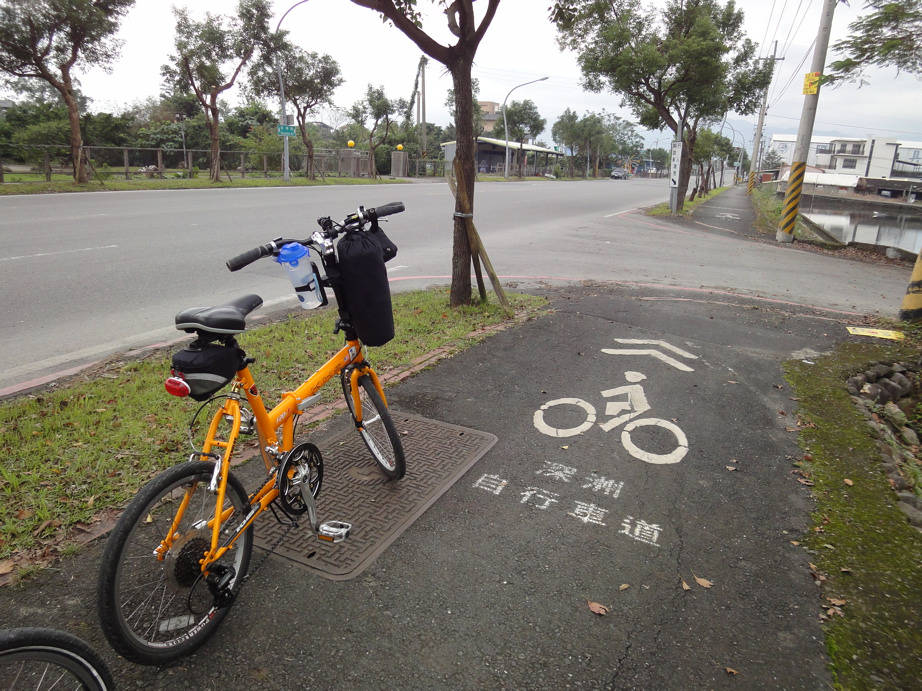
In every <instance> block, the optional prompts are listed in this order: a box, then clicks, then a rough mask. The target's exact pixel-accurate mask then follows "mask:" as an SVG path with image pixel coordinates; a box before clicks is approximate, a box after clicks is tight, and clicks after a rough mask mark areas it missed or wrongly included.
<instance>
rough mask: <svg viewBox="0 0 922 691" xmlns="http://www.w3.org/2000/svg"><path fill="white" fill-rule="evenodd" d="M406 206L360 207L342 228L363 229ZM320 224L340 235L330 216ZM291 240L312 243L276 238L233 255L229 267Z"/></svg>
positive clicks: (273, 250) (239, 265)
mask: <svg viewBox="0 0 922 691" xmlns="http://www.w3.org/2000/svg"><path fill="white" fill-rule="evenodd" d="M405 210H406V207H405V206H404V205H403V202H390V203H389V204H385V205H384V206H378V207H374V208H371V209H366V208H364V207H361V206H360V207H359V209H358V211H357V212H356V213H354V214H350V215H349V216H347V217H346V219H345V220H344V221H343V223H342V226H340V228H341V229H343V230H345V229H348V230H355V229H356V228H357V229H358V230H361V229H362V228H363V226H364V225H365V224H366V223H375V222H376V221H377V220H378V219H379V218H384V217H385V216H391V215H393V214H399V213H401V212H402V211H405ZM317 222H318V223H319V224H320V227H321V228H322V229H323V234H324V236H325V237H327V238H330V239H331V240H332V239H334V238H336V236H337V235H339V230H337V228H336V225H335V224H334V223H333V222H332V221H331V220H330V219H329V218H321V219H318V221H317ZM290 242H301V243H302V244H308V243H310V240H304V241H301V240H292V239H289V238H276V239H275V240H273V241H272V242H269V243H266V244H265V245H260V246H259V247H254V248H253V249H251V250H248V251H246V252H244V253H242V254H238V255H237V256H236V257H232V258H230V259H228V260H227V262H226V264H227V268H228V269H230V270H231V271H239V270H240V269H242V268H243V267H245V266H249V265H250V264H252V263H253V262H255V261H256V260H258V259H262V258H263V257H268V256H270V255H277V254H278V253H279V251H280V250H281V249H282V247H283V246H284V245H287V244H288V243H290Z"/></svg>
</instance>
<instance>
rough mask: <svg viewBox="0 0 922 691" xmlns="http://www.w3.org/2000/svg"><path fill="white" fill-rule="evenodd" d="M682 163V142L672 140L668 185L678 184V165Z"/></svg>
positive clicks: (674, 185)
mask: <svg viewBox="0 0 922 691" xmlns="http://www.w3.org/2000/svg"><path fill="white" fill-rule="evenodd" d="M681 164H682V142H681V141H679V140H676V141H674V142H672V160H671V161H670V163H669V186H670V187H678V186H679V166H680V165H681Z"/></svg>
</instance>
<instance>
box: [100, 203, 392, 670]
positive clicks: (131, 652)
mask: <svg viewBox="0 0 922 691" xmlns="http://www.w3.org/2000/svg"><path fill="white" fill-rule="evenodd" d="M403 210H404V206H403V204H402V203H400V202H394V203H391V204H388V205H386V206H383V207H378V208H376V209H367V210H366V209H364V208H362V207H359V210H358V212H357V213H355V214H351V215H350V216H348V217H347V218H346V219H345V220H344V221H343V222H342V223H341V224H336V223H334V222H332V221H331V220H330V219H329V218H321V219H319V221H318V223H319V224H320V228H321V229H320V230H319V231H315V232H314V233H313V234H312V235H311V237H310V238H309V239H308V240H304V241H300V242H299V241H293V240H284V239H282V238H278V239H276V240H273V241H272V242H270V243H267V244H266V245H262V246H260V247H257V248H255V249H253V250H250V251H249V252H246V253H244V254H241V255H239V256H237V257H234V258H233V259H231V260H229V261H228V262H227V266H228V268H230V269H231V271H236V270H239V269H241V268H243V267H244V266H247V265H248V264H251V263H252V262H254V261H256V260H258V259H260V258H262V257H267V256H274V257H277V258H278V259H279V261H280V262H285V261H289V262H291V261H293V263H294V265H295V266H294V268H292V264H291V263H289V264H287V265H286V269H288V270H289V276H290V277H291V278H292V282H293V283H295V284H296V290H297V291H298V295H299V298H300V299H301V301H302V303H305V302H306V303H308V304H310V305H312V306H315V305H321V304H326V293H325V291H324V288H326V287H329V288H331V289H332V290H333V293H334V295H335V297H336V301H337V306H338V310H339V319H338V320H337V322H336V329H335V331H336V332H339V331H340V330H342V331H343V332H344V334H345V341H346V342H345V345H344V346H343V347H342V349H340V350H339V351H338V352H337V353H336V354H335V355H333V357H332V358H330V359H329V360H328V361H327V362H326V363H324V364H323V365H322V366H321V367H320V368H319V369H318V370H317V371H316V372H314V373H313V374H312V375H311V376H310V377H308V379H307V380H306V381H304V382H303V383H302V384H300V385H299V386H298V387H297V388H295V389H294V390H293V391H290V392H288V393H286V394H284V395H283V396H282V400H281V402H280V403H279V404H278V405H277V406H275V407H274V408H272V409H271V410H269V409H267V408H266V406H265V404H264V403H263V400H262V397H261V396H260V393H259V389H258V388H257V385H256V382H255V380H254V378H253V375H252V374H251V372H250V369H249V365H250V364H252V363H253V362H254V359H253V358H250V357H247V355H246V353H244V351H243V350H242V349H241V348H240V346H239V344H238V343H237V341H236V338H235V336H236V335H237V334H239V333H242V332H243V331H244V329H245V327H246V316H247V315H248V314H249V313H250V312H252V311H253V310H255V309H256V308H257V307H259V306H260V305H261V304H262V299H261V298H260V297H259V296H258V295H246V296H244V297H242V298H239V299H237V300H234V301H232V302H230V303H227V304H224V305H219V306H216V307H207V308H193V309H188V310H184V311H182V312H180V313H179V314H178V315H176V328H177V329H180V330H183V331H187V332H190V333H194V334H195V335H196V339H195V341H193V343H192V344H191V345H190V346H189V347H188V348H186V349H184V350H183V351H181V352H179V353H176V354H175V355H174V356H173V371H172V376H171V377H170V378H169V379H168V380H167V383H166V388H167V391H169V392H170V393H172V394H174V395H178V396H190V397H192V398H193V399H195V400H198V401H206V402H207V401H212V400H215V399H216V398H219V397H215V394H216V393H218V392H219V391H220V390H221V389H222V388H224V387H225V386H226V385H228V384H230V391H229V392H228V393H226V394H223V402H221V405H220V407H219V408H218V410H217V412H216V413H215V414H214V417H213V418H212V420H211V424H210V426H209V428H208V432H207V434H206V436H205V440H204V443H203V444H202V446H201V448H200V449H198V450H196V451H195V452H194V453H193V454H192V455H191V456H190V458H189V460H188V462H186V463H183V464H180V465H177V466H174V467H172V468H170V469H168V470H166V471H164V472H163V473H161V474H160V475H158V476H157V477H156V478H154V479H153V480H152V481H151V482H149V483H148V484H147V485H146V486H145V487H144V488H143V489H142V490H141V491H140V493H139V494H138V495H136V496H135V498H134V499H133V500H132V501H131V503H130V504H129V505H128V507H127V508H126V510H125V512H124V513H123V514H122V516H121V518H120V519H119V521H118V524H117V525H116V527H115V528H114V529H113V531H112V533H111V534H110V536H109V538H108V541H107V544H106V547H105V550H104V553H103V556H102V561H101V566H100V573H99V584H98V600H99V615H100V621H101V624H102V629H103V631H104V632H105V634H106V637H107V638H108V639H109V642H110V643H111V644H112V646H113V647H114V648H115V649H116V651H118V652H119V653H120V654H121V655H123V656H124V657H125V658H127V659H129V660H132V661H134V662H139V663H142V664H152V665H160V664H164V663H167V662H170V661H172V660H176V659H177V658H179V657H182V656H184V655H187V654H189V653H190V652H192V651H193V650H195V649H196V648H198V647H199V646H201V645H202V644H203V643H204V642H205V641H206V640H207V639H208V638H209V637H210V636H211V635H212V634H213V633H214V632H215V630H216V629H217V627H218V625H219V624H220V622H221V621H222V619H223V618H224V617H225V616H226V615H227V612H228V610H229V608H230V606H231V604H233V602H234V599H235V597H236V596H237V593H238V592H239V590H240V588H241V586H242V585H243V582H244V580H245V579H246V576H247V570H248V568H249V563H250V555H251V552H252V549H253V531H252V527H253V522H254V521H255V520H256V518H257V517H258V516H260V515H261V514H262V513H264V512H265V511H266V509H271V510H272V512H273V514H275V515H276V518H277V519H279V520H281V521H283V522H285V521H287V522H288V525H289V529H290V528H293V527H295V526H296V525H297V521H298V519H299V518H301V517H302V516H304V515H305V514H306V516H307V524H308V526H309V527H310V529H311V531H313V533H314V534H316V535H317V537H318V538H320V539H321V540H326V541H329V542H339V541H341V540H344V539H346V538H348V537H349V533H350V530H351V528H352V526H351V525H350V524H348V523H344V522H342V521H327V522H324V523H321V522H320V521H319V519H318V517H317V510H316V507H315V501H314V500H315V499H316V497H317V495H318V494H319V492H320V486H321V483H322V481H323V459H322V457H321V455H320V451H319V450H318V449H317V447H316V446H314V445H313V444H311V443H309V442H301V443H298V444H296V443H295V439H294V429H295V423H296V421H297V419H298V417H299V415H301V413H303V412H304V411H305V410H306V409H307V408H308V407H310V406H311V405H313V404H314V403H316V402H318V401H319V398H320V393H319V392H320V389H321V388H322V387H323V386H324V385H325V384H326V383H327V382H329V381H330V380H331V379H333V378H335V377H337V376H339V378H340V382H341V385H342V389H343V394H344V396H345V399H346V403H347V405H348V408H349V412H350V414H351V416H352V419H353V421H354V423H355V426H356V429H357V430H358V431H359V433H360V434H361V436H362V439H363V440H364V441H365V444H366V446H367V447H368V449H369V451H370V452H371V454H372V455H373V456H374V458H375V460H376V461H377V463H378V465H379V466H380V468H381V469H382V471H383V472H384V473H385V475H387V476H388V477H389V478H391V479H393V480H397V479H400V478H401V477H403V475H404V473H405V470H406V465H405V460H404V453H403V447H402V445H401V443H400V437H399V435H398V434H397V431H396V428H395V426H394V423H393V421H392V420H391V417H390V415H389V413H388V409H387V402H386V399H385V396H384V391H383V390H382V388H381V383H380V382H379V381H378V376H377V375H376V374H375V371H374V370H373V369H372V367H371V365H370V364H369V363H368V361H367V360H366V359H365V355H364V348H363V342H364V344H366V345H381V344H382V343H383V342H386V341H387V340H390V338H392V337H393V315H392V313H391V312H390V293H389V291H388V288H387V273H386V270H385V269H384V261H386V259H389V258H390V257H391V256H393V255H394V254H395V253H396V248H394V247H393V245H392V244H391V243H390V240H389V239H388V238H387V237H386V236H385V235H384V233H383V232H382V231H381V229H380V226H379V225H378V219H379V218H383V217H384V216H388V215H391V214H395V213H400V212H401V211H403ZM339 236H342V237H341V238H340V239H339V243H338V245H336V246H335V247H334V243H333V241H334V240H336V239H337V237H339ZM347 245H348V248H349V250H350V252H351V254H350V256H349V261H347V257H346V254H347V252H346V250H347ZM306 248H310V249H313V250H314V251H315V252H316V254H317V256H319V258H320V260H321V263H322V265H323V267H324V271H325V276H324V277H321V276H320V274H319V272H318V271H317V268H316V265H315V264H313V262H310V261H309V259H308V258H309V256H310V253H309V251H308V250H307V249H306ZM356 248H357V249H356ZM292 253H294V256H296V257H297V258H298V259H297V260H290V257H291V256H292ZM337 255H338V256H337ZM286 257H287V259H286ZM294 274H300V275H299V277H297V278H295V277H294ZM382 281H383V286H382ZM369 286H370V287H369ZM382 291H383V293H384V294H383V295H382ZM350 301H351V303H352V306H350ZM203 408H204V406H203V407H202V408H200V409H199V412H201V410H202V409H203ZM241 434H243V435H253V434H255V435H256V436H257V438H258V440H259V448H260V451H261V453H262V458H263V461H264V463H265V466H266V472H267V479H266V482H265V484H263V486H262V487H261V488H260V489H258V490H257V491H256V492H254V493H252V494H248V493H247V492H246V490H245V489H244V487H243V485H242V484H241V483H240V481H239V480H238V479H237V478H236V477H235V476H234V475H233V474H232V473H231V471H230V460H231V456H232V454H233V451H234V447H235V445H236V443H237V440H238V438H239V436H240V435H241ZM276 507H278V509H279V511H280V512H281V514H282V516H280V515H279V511H277V510H276ZM286 534H287V531H286ZM282 537H283V538H284V535H283V536H282Z"/></svg>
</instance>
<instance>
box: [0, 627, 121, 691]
mask: <svg viewBox="0 0 922 691" xmlns="http://www.w3.org/2000/svg"><path fill="white" fill-rule="evenodd" d="M51 688H80V689H86V690H88V691H112V689H114V688H115V682H114V681H113V680H112V674H111V673H110V672H109V668H108V667H107V666H106V663H105V662H103V660H102V658H101V657H100V656H99V655H98V654H97V653H96V651H95V650H93V649H92V648H91V647H90V646H89V645H88V644H87V643H86V642H84V641H83V640H81V639H79V638H77V637H76V636H73V635H71V634H69V633H65V632H64V631H57V630H55V629H44V628H38V627H28V628H19V629H8V630H6V631H0V689H4V691H6V690H7V689H8V690H9V691H19V690H20V689H21V690H23V691H25V689H33V690H34V691H41V690H42V689H51Z"/></svg>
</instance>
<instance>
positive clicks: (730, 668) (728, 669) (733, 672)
mask: <svg viewBox="0 0 922 691" xmlns="http://www.w3.org/2000/svg"><path fill="white" fill-rule="evenodd" d="M724 669H725V670H727V674H739V672H737V671H736V670H735V669H733V668H732V667H724Z"/></svg>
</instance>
